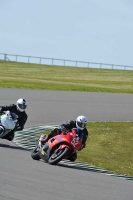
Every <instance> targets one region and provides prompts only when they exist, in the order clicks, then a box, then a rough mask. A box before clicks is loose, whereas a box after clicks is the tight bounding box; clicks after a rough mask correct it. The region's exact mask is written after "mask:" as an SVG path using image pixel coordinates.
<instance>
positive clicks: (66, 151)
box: [48, 147, 70, 165]
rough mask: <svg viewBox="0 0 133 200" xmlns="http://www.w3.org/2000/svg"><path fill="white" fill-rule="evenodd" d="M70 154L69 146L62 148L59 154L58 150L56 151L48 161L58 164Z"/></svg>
mask: <svg viewBox="0 0 133 200" xmlns="http://www.w3.org/2000/svg"><path fill="white" fill-rule="evenodd" d="M69 154H70V149H69V148H67V147H66V148H64V149H61V150H60V151H59V153H58V154H57V153H56V151H54V152H53V154H52V155H51V156H50V158H49V160H48V163H49V164H51V165H56V164H57V163H58V162H60V161H61V160H62V159H65V158H66V157H67V156H68V155H69Z"/></svg>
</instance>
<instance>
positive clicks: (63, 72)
mask: <svg viewBox="0 0 133 200" xmlns="http://www.w3.org/2000/svg"><path fill="white" fill-rule="evenodd" d="M0 87H5V88H31V89H45V90H66V91H86V92H112V93H115V92H116V93H133V71H125V70H109V69H90V68H77V67H64V66H50V65H49V66H48V65H37V64H25V63H17V62H9V61H0Z"/></svg>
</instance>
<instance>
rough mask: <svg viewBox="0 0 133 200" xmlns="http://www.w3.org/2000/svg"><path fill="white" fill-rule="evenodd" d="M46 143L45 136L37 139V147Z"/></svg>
mask: <svg viewBox="0 0 133 200" xmlns="http://www.w3.org/2000/svg"><path fill="white" fill-rule="evenodd" d="M46 142H47V136H46V134H42V135H41V136H40V139H39V143H38V144H39V146H40V147H42V146H43V145H44V144H45V143H46Z"/></svg>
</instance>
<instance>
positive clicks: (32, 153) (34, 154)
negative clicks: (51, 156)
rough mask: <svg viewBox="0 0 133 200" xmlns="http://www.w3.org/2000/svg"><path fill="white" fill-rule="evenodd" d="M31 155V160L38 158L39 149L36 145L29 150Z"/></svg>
mask: <svg viewBox="0 0 133 200" xmlns="http://www.w3.org/2000/svg"><path fill="white" fill-rule="evenodd" d="M31 157H32V158H33V160H40V159H41V158H40V156H39V150H38V147H35V149H33V150H32V151H31Z"/></svg>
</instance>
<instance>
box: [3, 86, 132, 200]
mask: <svg viewBox="0 0 133 200" xmlns="http://www.w3.org/2000/svg"><path fill="white" fill-rule="evenodd" d="M20 97H22V98H26V99H27V100H28V102H29V105H28V108H27V113H28V116H29V118H28V121H27V124H26V126H32V125H39V124H50V123H57V124H59V123H61V122H64V121H66V120H68V119H75V118H76V117H77V116H78V115H80V114H84V115H86V116H87V117H88V119H89V121H132V118H133V95H132V94H131V95H130V94H129V95H128V94H104V93H84V92H63V91H62V92H59V91H56V92H55V91H44V90H40V91H36V90H24V89H2V88H1V89H0V105H5V104H10V103H15V102H16V100H17V99H18V98H20ZM9 199H10V200H41V199H45V200H57V199H58V200H59V199H63V200H68V199H69V200H75V199H76V200H86V199H87V200H88V199H89V200H132V199H133V181H130V180H125V179H121V178H117V177H113V176H107V175H105V174H100V173H97V172H91V171H85V170H84V169H82V170H80V169H74V168H73V167H64V166H62V165H60V164H58V165H57V166H51V165H48V164H46V163H44V162H43V161H34V160H32V159H31V157H30V152H29V151H27V150H25V149H22V148H20V147H18V146H16V145H15V144H14V143H12V142H9V141H7V140H0V200H9Z"/></svg>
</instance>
